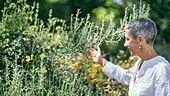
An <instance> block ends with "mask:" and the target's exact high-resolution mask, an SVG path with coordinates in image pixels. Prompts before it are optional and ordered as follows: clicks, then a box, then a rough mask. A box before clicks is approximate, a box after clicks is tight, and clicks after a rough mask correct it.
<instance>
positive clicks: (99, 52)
mask: <svg viewBox="0 0 170 96" xmlns="http://www.w3.org/2000/svg"><path fill="white" fill-rule="evenodd" d="M97 50H98V54H100V55H101V50H100V47H99V46H98V47H97Z"/></svg>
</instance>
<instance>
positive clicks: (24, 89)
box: [0, 0, 148, 96]
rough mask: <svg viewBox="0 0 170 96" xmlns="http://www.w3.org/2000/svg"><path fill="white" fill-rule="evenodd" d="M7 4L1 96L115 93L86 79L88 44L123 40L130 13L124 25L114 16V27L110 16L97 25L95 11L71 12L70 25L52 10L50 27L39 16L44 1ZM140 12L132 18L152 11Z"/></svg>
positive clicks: (0, 26)
mask: <svg viewBox="0 0 170 96" xmlns="http://www.w3.org/2000/svg"><path fill="white" fill-rule="evenodd" d="M4 6H5V7H4V9H3V11H2V14H3V15H2V20H1V22H0V38H1V39H0V50H1V53H0V56H1V57H0V62H1V69H0V95H4V96H13V95H29V96H30V95H31V96H34V95H35V96H37V95H54V96H56V95H89V96H90V95H99V94H104V95H107V94H109V93H108V92H105V91H104V90H103V89H101V90H99V89H98V88H97V87H96V85H95V84H94V83H92V82H90V80H89V79H84V77H85V74H84V72H85V71H86V70H87V68H88V67H89V66H88V67H87V66H86V65H88V64H89V60H88V59H87V58H86V57H85V56H86V55H87V53H86V49H87V48H89V47H97V46H99V45H100V44H102V43H103V42H105V41H107V42H112V43H117V42H118V41H120V39H121V38H122V37H123V36H124V32H123V30H124V29H123V26H125V24H126V23H127V22H128V20H130V19H128V18H127V17H128V16H126V15H125V18H124V19H123V20H122V21H121V24H122V25H121V27H120V28H119V29H115V27H114V22H113V20H112V15H111V19H110V23H109V24H108V26H106V24H105V17H104V15H103V20H102V21H101V24H99V25H96V24H95V23H94V22H91V21H90V15H87V17H85V18H79V14H80V11H79V10H78V11H77V14H76V15H71V20H70V24H69V25H67V24H66V22H65V20H62V19H58V18H57V17H52V10H50V12H49V18H48V23H47V26H45V25H44V22H43V21H42V20H40V19H39V17H38V16H39V4H38V3H33V5H32V6H31V5H28V4H27V3H26V0H17V1H16V2H15V3H13V2H11V0H7V2H6V3H5V5H4ZM141 8H143V7H141ZM142 10H145V9H142ZM135 12H136V13H135V15H134V14H132V15H131V17H133V16H134V18H132V19H135V18H137V17H139V16H138V15H142V16H147V15H145V14H143V13H142V11H141V13H140V14H138V10H137V11H135ZM145 12H148V11H144V13H145ZM125 13H126V12H125ZM147 14H148V13H147ZM112 38H115V39H112ZM79 53H82V54H83V56H84V57H82V56H79ZM70 64H71V65H74V66H77V69H74V68H72V67H70ZM92 64H93V63H90V64H89V65H90V66H91V65H92ZM83 65H84V66H83ZM79 66H80V67H79ZM115 89H116V88H115ZM125 93H126V92H125ZM125 93H124V94H125ZM116 94H119V91H116Z"/></svg>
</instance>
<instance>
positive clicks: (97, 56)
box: [87, 47, 107, 65]
mask: <svg viewBox="0 0 170 96" xmlns="http://www.w3.org/2000/svg"><path fill="white" fill-rule="evenodd" d="M87 51H88V52H90V56H89V57H91V58H92V60H93V61H94V62H95V63H98V64H101V65H103V64H106V63H107V61H106V60H105V59H104V58H103V57H102V54H101V50H100V48H99V47H97V50H95V49H93V48H90V49H87Z"/></svg>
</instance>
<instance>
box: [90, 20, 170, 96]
mask: <svg viewBox="0 0 170 96" xmlns="http://www.w3.org/2000/svg"><path fill="white" fill-rule="evenodd" d="M156 35H157V29H156V26H155V23H154V22H153V21H152V20H150V19H148V18H139V19H136V20H133V21H131V22H130V23H129V24H127V25H126V27H125V38H126V41H125V43H124V46H125V47H127V48H128V49H129V52H130V54H131V56H138V57H140V59H139V60H138V61H137V62H136V63H135V65H134V66H133V67H131V68H130V69H128V70H126V69H123V68H121V67H120V66H118V65H114V64H113V63H111V62H108V61H107V60H106V59H104V58H103V57H102V55H101V51H100V48H99V47H98V50H94V49H93V48H90V50H89V51H90V52H91V55H92V59H93V61H94V62H96V63H99V64H101V65H103V72H104V73H105V74H106V75H108V77H109V78H114V79H116V80H117V81H119V82H121V83H123V84H126V85H129V93H128V94H129V96H170V64H169V62H168V61H167V60H166V59H165V58H164V57H162V56H158V55H157V53H156V52H155V50H154V48H153V43H154V39H155V37H156Z"/></svg>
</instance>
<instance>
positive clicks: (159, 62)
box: [154, 56, 170, 74]
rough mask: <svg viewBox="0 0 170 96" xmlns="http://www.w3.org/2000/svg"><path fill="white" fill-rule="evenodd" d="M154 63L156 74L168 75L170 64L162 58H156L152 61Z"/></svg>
mask: <svg viewBox="0 0 170 96" xmlns="http://www.w3.org/2000/svg"><path fill="white" fill-rule="evenodd" d="M154 63H155V64H154V67H155V68H154V69H155V70H156V73H158V74H159V73H165V74H170V64H169V62H168V61H167V60H166V59H165V58H164V57H163V56H157V58H155V59H154Z"/></svg>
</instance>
